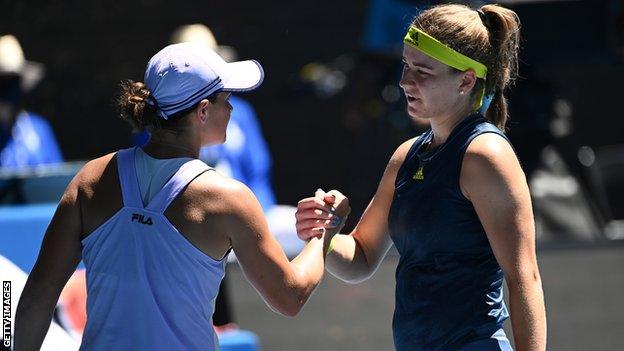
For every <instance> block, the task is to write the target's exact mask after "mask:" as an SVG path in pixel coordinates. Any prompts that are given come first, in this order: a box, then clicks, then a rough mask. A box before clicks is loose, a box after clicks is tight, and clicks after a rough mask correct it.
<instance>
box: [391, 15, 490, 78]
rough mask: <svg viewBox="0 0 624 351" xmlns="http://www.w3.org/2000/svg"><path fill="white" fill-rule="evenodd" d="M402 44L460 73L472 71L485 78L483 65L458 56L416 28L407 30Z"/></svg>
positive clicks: (485, 69)
mask: <svg viewBox="0 0 624 351" xmlns="http://www.w3.org/2000/svg"><path fill="white" fill-rule="evenodd" d="M403 42H405V44H408V45H409V46H412V47H414V48H416V49H418V50H420V51H422V52H423V53H424V54H426V55H427V56H430V57H431V58H434V59H436V60H438V61H440V62H442V63H444V64H445V65H447V66H451V67H453V68H456V69H458V70H460V71H462V72H464V71H467V70H469V69H473V70H474V71H475V73H476V74H477V77H479V78H482V79H485V77H486V76H487V67H486V66H485V65H484V64H482V63H481V62H478V61H475V60H473V59H471V58H470V57H468V56H465V55H462V54H460V53H459V52H457V51H455V50H453V49H451V48H450V47H448V46H446V45H444V44H443V43H442V42H440V41H439V40H437V39H435V38H434V37H432V36H430V35H429V34H427V33H425V32H423V31H422V30H420V29H418V28H416V27H413V26H411V27H410V28H409V29H408V31H407V34H405V38H403Z"/></svg>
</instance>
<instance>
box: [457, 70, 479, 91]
mask: <svg viewBox="0 0 624 351" xmlns="http://www.w3.org/2000/svg"><path fill="white" fill-rule="evenodd" d="M476 82H477V74H476V73H475V71H473V70H471V69H469V70H467V71H466V72H462V74H461V81H460V82H459V91H460V92H464V93H468V92H469V91H470V90H472V88H473V87H474V86H475V83H476Z"/></svg>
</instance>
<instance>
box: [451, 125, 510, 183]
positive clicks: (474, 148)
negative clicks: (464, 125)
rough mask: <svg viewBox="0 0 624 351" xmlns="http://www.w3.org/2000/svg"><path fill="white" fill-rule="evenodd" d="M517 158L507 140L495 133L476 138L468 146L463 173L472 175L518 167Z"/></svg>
mask: <svg viewBox="0 0 624 351" xmlns="http://www.w3.org/2000/svg"><path fill="white" fill-rule="evenodd" d="M519 166H520V165H519V163H518V158H517V157H516V154H515V152H514V150H513V148H512V147H511V145H510V144H509V142H508V141H507V140H505V139H504V138H503V137H501V136H500V135H498V134H495V133H485V134H481V135H479V136H477V137H476V138H474V140H473V141H472V142H471V143H470V145H468V148H467V149H466V153H465V154H464V160H463V165H462V173H463V171H466V172H469V173H470V174H473V175H474V173H475V172H476V173H477V174H479V173H483V172H488V171H492V170H499V171H500V170H504V169H508V168H515V167H519Z"/></svg>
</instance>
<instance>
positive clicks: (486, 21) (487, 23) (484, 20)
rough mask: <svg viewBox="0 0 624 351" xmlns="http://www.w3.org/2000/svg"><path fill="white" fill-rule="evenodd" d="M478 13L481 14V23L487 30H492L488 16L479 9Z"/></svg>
mask: <svg viewBox="0 0 624 351" xmlns="http://www.w3.org/2000/svg"><path fill="white" fill-rule="evenodd" d="M476 11H477V13H478V14H479V17H480V18H481V22H482V23H483V25H484V26H485V28H487V29H488V30H489V29H490V19H489V18H488V16H487V15H486V14H485V12H483V10H481V9H478V10H476Z"/></svg>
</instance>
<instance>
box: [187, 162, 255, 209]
mask: <svg viewBox="0 0 624 351" xmlns="http://www.w3.org/2000/svg"><path fill="white" fill-rule="evenodd" d="M186 193H188V194H189V195H190V196H192V197H193V198H196V199H198V200H200V201H202V202H203V203H204V204H205V208H206V209H207V210H209V211H210V212H212V213H222V214H225V213H237V212H240V211H243V210H245V209H247V208H248V207H250V206H254V205H258V206H260V205H259V204H258V200H257V199H256V197H255V195H254V194H253V192H252V191H251V190H250V189H249V188H248V187H247V186H246V185H245V184H243V183H241V182H239V181H237V180H235V179H232V178H230V177H226V176H224V175H222V174H219V173H218V172H215V171H208V172H204V173H202V174H201V175H200V176H199V177H197V179H195V180H194V181H193V182H192V183H191V184H190V185H189V187H188V189H187V191H186Z"/></svg>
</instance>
